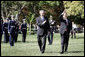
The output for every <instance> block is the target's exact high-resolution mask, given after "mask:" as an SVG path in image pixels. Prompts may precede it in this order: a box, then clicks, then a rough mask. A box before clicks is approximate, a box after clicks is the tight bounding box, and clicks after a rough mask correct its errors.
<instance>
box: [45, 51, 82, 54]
mask: <svg viewBox="0 0 85 57" xmlns="http://www.w3.org/2000/svg"><path fill="white" fill-rule="evenodd" d="M45 53H60V52H57V51H56V52H53V51H52V52H51V51H50V52H48V51H46V52H45ZM68 53H84V51H67V52H65V53H64V54H68Z"/></svg>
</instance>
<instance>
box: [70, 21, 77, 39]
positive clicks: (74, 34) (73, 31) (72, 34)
mask: <svg viewBox="0 0 85 57" xmlns="http://www.w3.org/2000/svg"><path fill="white" fill-rule="evenodd" d="M76 28H77V26H76V24H74V22H72V30H71V38H73V37H74V38H76Z"/></svg>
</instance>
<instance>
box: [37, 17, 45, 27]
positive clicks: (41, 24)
mask: <svg viewBox="0 0 85 57" xmlns="http://www.w3.org/2000/svg"><path fill="white" fill-rule="evenodd" d="M44 23H45V22H43V23H40V22H39V20H38V18H36V24H37V25H38V26H39V27H43V26H44Z"/></svg>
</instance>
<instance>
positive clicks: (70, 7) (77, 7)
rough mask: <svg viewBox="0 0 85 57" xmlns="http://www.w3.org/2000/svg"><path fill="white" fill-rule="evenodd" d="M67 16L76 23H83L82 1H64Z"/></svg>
mask: <svg viewBox="0 0 85 57" xmlns="http://www.w3.org/2000/svg"><path fill="white" fill-rule="evenodd" d="M64 6H65V8H66V10H67V14H68V16H69V18H70V19H71V20H72V21H74V22H75V23H77V24H81V25H83V24H84V1H64Z"/></svg>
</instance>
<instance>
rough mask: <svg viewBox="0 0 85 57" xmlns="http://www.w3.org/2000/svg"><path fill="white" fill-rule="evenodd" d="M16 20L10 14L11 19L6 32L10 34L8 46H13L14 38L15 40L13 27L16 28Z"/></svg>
mask: <svg viewBox="0 0 85 57" xmlns="http://www.w3.org/2000/svg"><path fill="white" fill-rule="evenodd" d="M15 23H16V21H15V20H14V16H12V20H10V21H9V25H8V33H9V34H10V37H9V42H10V46H14V40H15V29H16V27H15V26H16V24H15Z"/></svg>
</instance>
